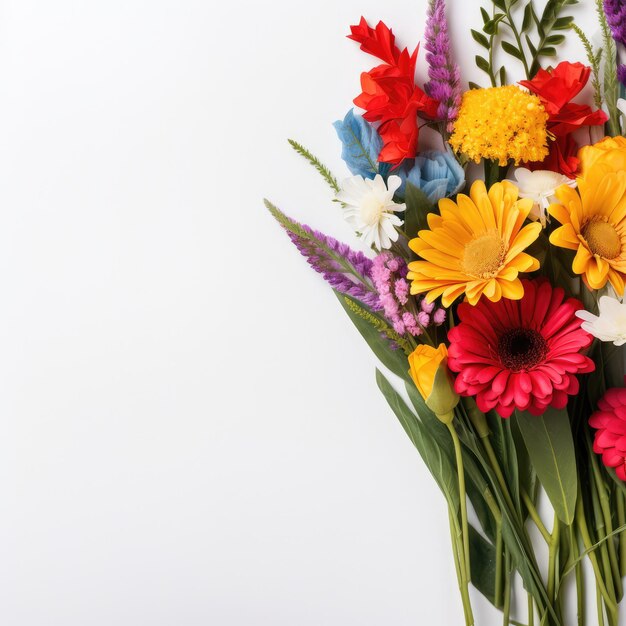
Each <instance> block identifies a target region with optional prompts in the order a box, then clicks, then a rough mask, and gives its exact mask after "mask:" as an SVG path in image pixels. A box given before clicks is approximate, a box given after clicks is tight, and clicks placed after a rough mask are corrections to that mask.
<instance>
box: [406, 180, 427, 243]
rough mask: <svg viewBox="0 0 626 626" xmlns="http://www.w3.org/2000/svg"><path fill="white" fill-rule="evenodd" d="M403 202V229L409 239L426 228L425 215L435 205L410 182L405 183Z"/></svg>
mask: <svg viewBox="0 0 626 626" xmlns="http://www.w3.org/2000/svg"><path fill="white" fill-rule="evenodd" d="M404 203H405V204H406V210H405V211H404V222H405V231H406V234H407V236H408V237H409V239H412V238H413V237H415V236H417V233H418V231H420V230H423V229H425V228H428V221H427V219H426V216H427V215H428V214H429V213H431V212H432V211H433V210H434V208H435V207H434V205H433V203H432V202H431V201H430V200H429V199H428V196H427V195H426V194H425V193H424V192H423V191H422V190H421V189H419V188H418V187H416V186H415V185H412V184H411V183H407V184H406V191H405V197H404Z"/></svg>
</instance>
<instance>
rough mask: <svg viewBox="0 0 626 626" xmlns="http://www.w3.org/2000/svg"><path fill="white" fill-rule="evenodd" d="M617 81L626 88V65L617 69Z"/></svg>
mask: <svg viewBox="0 0 626 626" xmlns="http://www.w3.org/2000/svg"><path fill="white" fill-rule="evenodd" d="M617 80H619V82H620V83H622V85H624V87H626V65H620V66H618V68H617Z"/></svg>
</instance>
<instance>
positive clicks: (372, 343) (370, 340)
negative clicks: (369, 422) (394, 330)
mask: <svg viewBox="0 0 626 626" xmlns="http://www.w3.org/2000/svg"><path fill="white" fill-rule="evenodd" d="M335 295H336V296H337V299H338V300H339V302H340V304H341V306H342V307H343V308H344V310H345V312H346V313H347V314H348V317H349V318H350V319H351V320H352V323H353V324H354V325H355V326H356V328H357V330H358V331H359V333H360V334H361V337H363V339H365V341H366V343H367V345H368V346H369V347H370V348H371V350H372V352H373V353H374V354H375V355H376V356H377V357H378V359H379V360H380V362H381V363H382V364H383V365H384V366H385V367H386V368H387V369H389V371H391V372H393V373H394V374H395V375H396V376H399V377H400V378H402V379H403V380H406V381H410V380H411V377H410V376H409V363H408V361H407V358H406V354H404V352H403V351H402V350H392V349H391V346H390V345H389V341H388V340H387V339H386V338H385V337H382V336H381V332H380V330H379V329H378V328H376V327H375V326H373V325H372V324H371V323H370V322H368V321H367V320H365V319H363V318H362V317H361V316H359V315H357V314H356V313H355V312H354V311H353V310H352V309H351V308H350V307H349V306H348V305H347V303H346V298H347V296H345V295H344V294H340V293H337V292H335ZM348 299H349V300H353V301H354V302H356V300H354V299H353V298H348ZM357 304H359V305H360V306H363V305H361V304H360V303H358V302H357Z"/></svg>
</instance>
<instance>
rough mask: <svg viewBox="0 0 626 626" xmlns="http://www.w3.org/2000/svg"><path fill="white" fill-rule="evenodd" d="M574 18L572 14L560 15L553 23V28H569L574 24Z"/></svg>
mask: <svg viewBox="0 0 626 626" xmlns="http://www.w3.org/2000/svg"><path fill="white" fill-rule="evenodd" d="M573 21H574V18H573V17H572V16H571V15H568V16H567V17H559V18H558V19H557V20H555V22H554V24H553V25H552V30H568V29H569V28H570V26H571V25H572V22H573Z"/></svg>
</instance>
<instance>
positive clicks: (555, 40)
mask: <svg viewBox="0 0 626 626" xmlns="http://www.w3.org/2000/svg"><path fill="white" fill-rule="evenodd" d="M564 41H565V35H550V36H549V37H546V41H545V43H547V44H548V45H549V46H558V45H559V44H562V43H563V42H564Z"/></svg>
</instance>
